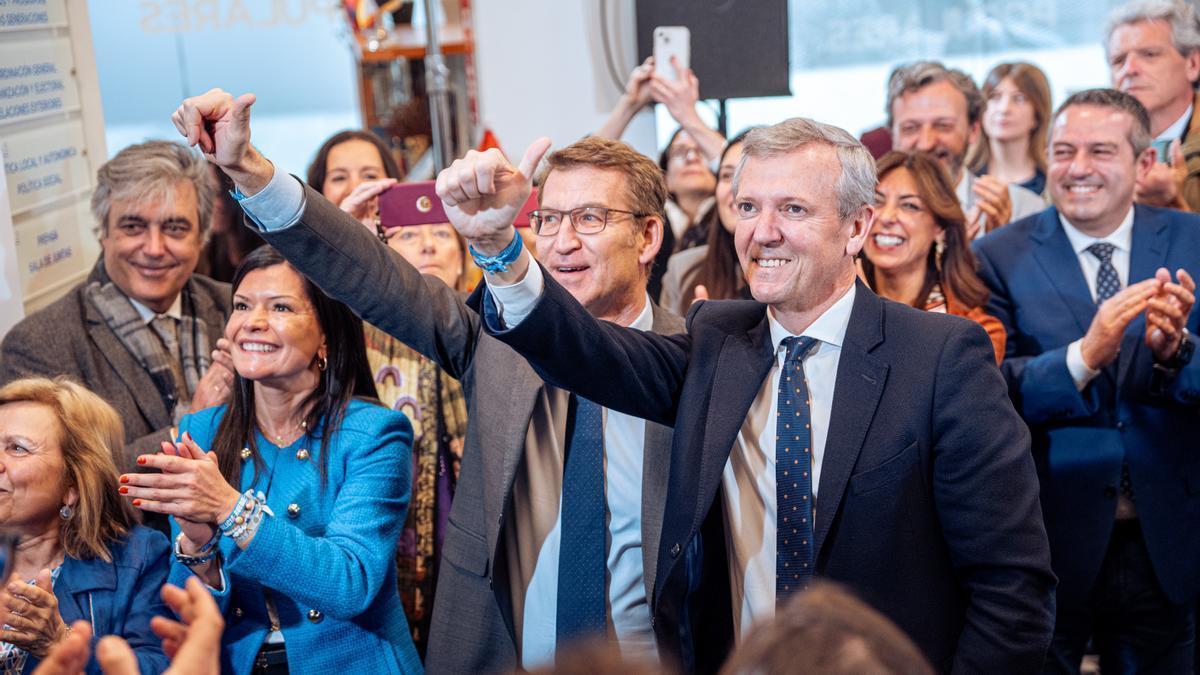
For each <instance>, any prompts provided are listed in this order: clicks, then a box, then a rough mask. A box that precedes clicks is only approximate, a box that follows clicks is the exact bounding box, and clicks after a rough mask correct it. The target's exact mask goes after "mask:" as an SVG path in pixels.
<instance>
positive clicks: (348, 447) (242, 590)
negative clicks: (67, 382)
mask: <svg viewBox="0 0 1200 675" xmlns="http://www.w3.org/2000/svg"><path fill="white" fill-rule="evenodd" d="M225 409H226V408H225V406H218V407H215V408H209V409H208V410H203V411H200V412H198V413H195V414H192V415H188V416H186V417H184V418H183V420H182V422H181V423H180V433H182V432H184V431H188V432H190V433H191V435H192V437H193V438H194V439H195V440H196V442H197V443H198V444H199V445H200V447H202V448H205V449H208V448H210V447H211V446H212V440H213V437H214V436H215V435H216V430H217V425H218V424H219V423H220V421H221V418H222V416H223V415H224V414H225ZM321 432H322V430H320V429H318V430H316V431H315V432H314V433H313V434H312V435H310V436H305V437H303V438H301V439H300V440H298V441H296V442H295V443H293V444H292V445H291V446H289V447H287V448H276V447H275V446H274V445H272V444H271V443H269V442H267V441H266V440H265V439H264V438H262V436H261V435H260V436H259V437H258V438H257V439H256V440H257V447H258V449H259V451H260V455H261V456H262V459H263V461H264V463H265V467H264V468H263V470H262V471H260V472H256V471H255V467H254V462H253V461H250V460H245V461H244V462H243V467H242V480H241V485H239V486H238V489H239V490H242V491H244V490H246V489H248V488H251V487H253V488H254V489H255V490H256V491H258V490H261V491H262V492H264V493H265V494H266V500H267V505H268V506H269V507H270V509H271V510H272V511H273V512H274V516H273V517H266V518H264V520H263V522H262V524H261V525H260V526H259V528H258V532H257V533H256V534H255V536H254V539H253V540H252V541H251V542H250V545H249V546H248V547H247V548H246V549H245V550H242V549H239V548H238V547H237V546H236V545H234V544H233V542H232V540H230V539H229V538H228V537H223V538H222V539H221V543H220V547H221V559H222V563H221V564H222V566H223V574H224V588H223V589H222V590H221V591H219V592H218V591H214V596H215V597H216V598H217V602H218V603H219V604H220V605H221V608H222V610H223V612H224V614H225V620H226V627H225V635H224V637H223V640H222V644H223V647H224V649H223V650H222V656H221V659H222V669H223V670H224V671H225V672H232V673H249V672H250V671H251V667H252V666H253V663H254V657H255V655H256V654H257V653H258V651H259V649H260V648H261V647H262V644H263V640H264V639H265V638H266V635H267V632H268V629H269V626H270V619H269V618H268V615H267V603H266V595H267V594H269V595H270V597H271V599H272V600H273V602H274V604H275V607H276V609H277V611H278V614H279V620H280V626H281V629H282V632H283V636H284V643H285V645H286V646H287V653H288V667H289V670H290V671H291V672H292V673H299V674H303V673H335V672H345V673H420V672H422V667H421V661H420V659H419V658H418V656H417V652H416V649H415V648H414V647H413V643H412V638H411V636H410V634H409V630H408V622H407V621H406V620H405V617H404V609H403V608H402V607H401V604H400V598H399V596H398V595H397V593H396V568H395V564H394V560H395V555H396V544H397V541H398V540H399V536H400V529H401V527H402V526H403V524H404V517H405V513H406V512H407V510H408V499H409V488H410V486H411V482H412V426H411V425H410V424H409V421H408V418H407V417H405V416H404V415H403V414H402V413H398V412H394V411H391V410H388V409H386V408H383V407H380V406H377V405H372V404H370V403H366V402H363V401H354V402H352V403H351V404H350V407H349V408H348V409H347V411H346V415H345V417H344V419H343V422H342V425H341V428H340V429H338V430H336V431H335V432H334V435H333V436H332V437H331V439H330V440H331V442H330V446H329V457H328V461H327V463H326V470H327V472H328V478H327V482H326V483H325V484H324V485H323V486H322V484H321V478H320V475H319V473H318V468H317V467H318V464H317V463H318V461H319V459H320V458H319V457H318V454H319V452H320V436H319V434H320V433H321ZM302 451H307V452H302ZM256 474H257V475H256ZM171 527H172V531H173V532H178V525H177V524H176V523H175V522H174V520H172V523H171ZM190 574H191V570H190V569H189V568H187V567H185V566H184V565H181V564H179V563H178V562H177V561H172V565H171V581H172V583H176V584H181V583H183V582H184V581H185V580H186V579H187V577H188V576H189V575H190Z"/></svg>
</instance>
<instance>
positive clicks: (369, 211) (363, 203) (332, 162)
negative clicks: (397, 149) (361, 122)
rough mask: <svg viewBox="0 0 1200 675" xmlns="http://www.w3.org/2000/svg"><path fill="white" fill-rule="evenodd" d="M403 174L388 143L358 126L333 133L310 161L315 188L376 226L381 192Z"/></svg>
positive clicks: (311, 177)
mask: <svg viewBox="0 0 1200 675" xmlns="http://www.w3.org/2000/svg"><path fill="white" fill-rule="evenodd" d="M400 178H403V174H401V173H400V165H399V164H397V163H396V158H395V157H393V156H392V151H391V148H389V147H388V146H387V143H384V142H383V139H381V138H379V137H378V136H376V135H375V134H373V133H371V132H369V131H364V130H357V129H347V130H346V131H339V132H338V133H336V134H334V135H332V136H330V137H329V138H328V139H326V141H325V142H324V143H322V144H321V147H320V148H319V149H318V150H317V156H316V157H314V158H313V161H312V164H309V165H308V184H309V185H310V186H312V189H314V190H316V191H317V192H320V193H321V194H323V195H325V198H326V199H328V200H329V201H331V202H333V203H334V204H337V205H338V207H339V208H341V209H342V210H343V211H345V212H347V213H349V214H350V215H352V216H354V217H355V218H357V219H359V220H360V221H362V223H363V224H364V225H367V226H368V227H372V228H373V227H375V224H376V223H377V222H378V220H379V193H380V192H383V191H384V190H386V189H388V188H389V187H391V186H393V185H395V184H396V181H397V180H399V179H400Z"/></svg>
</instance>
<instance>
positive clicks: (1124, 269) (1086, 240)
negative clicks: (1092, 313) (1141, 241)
mask: <svg viewBox="0 0 1200 675" xmlns="http://www.w3.org/2000/svg"><path fill="white" fill-rule="evenodd" d="M1058 221H1059V222H1060V223H1062V228H1063V232H1065V233H1066V235H1067V239H1068V240H1069V241H1070V242H1071V248H1072V249H1073V250H1074V251H1075V256H1076V257H1077V258H1078V259H1079V267H1080V268H1081V269H1082V270H1083V278H1084V279H1086V280H1087V285H1088V291H1090V292H1091V294H1092V300H1093V301H1095V300H1096V276H1097V275H1098V274H1099V273H1100V259H1099V258H1097V257H1096V256H1094V255H1092V254H1091V252H1089V251H1088V250H1087V248H1088V247H1089V246H1091V245H1092V244H1095V243H1097V242H1102V241H1103V242H1108V243H1110V244H1112V245H1113V254H1112V265H1113V267H1114V268H1115V269H1116V270H1117V278H1118V279H1120V280H1121V288H1126V287H1128V286H1129V256H1130V253H1131V252H1132V250H1133V207H1132V206H1130V207H1129V212H1128V213H1126V214H1125V218H1124V220H1122V221H1121V224H1120V225H1118V226H1117V229H1115V230H1113V232H1112V233H1111V234H1109V235H1108V236H1107V237H1099V238H1097V237H1093V236H1091V235H1090V234H1085V233H1083V232H1081V231H1079V229H1077V228H1076V227H1075V226H1074V225H1072V224H1071V223H1070V222H1069V221H1068V220H1067V219H1066V217H1065V216H1063V215H1062V213H1059V214H1058ZM1082 342H1083V338H1079V339H1078V340H1076V341H1074V342H1072V343H1071V344H1070V345H1068V346H1067V370H1068V371H1070V373H1071V379H1073V380H1075V387H1076V388H1077V389H1079V390H1080V391H1083V388H1084V387H1086V386H1087V385H1088V383H1089V382H1091V381H1092V378H1094V377H1096V375H1098V374H1100V371H1099V370H1092V369H1091V368H1088V367H1087V365H1085V364H1084V362H1083V353H1082V351H1081V349H1080V344H1081V343H1082Z"/></svg>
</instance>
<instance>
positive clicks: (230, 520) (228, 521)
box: [218, 490, 254, 532]
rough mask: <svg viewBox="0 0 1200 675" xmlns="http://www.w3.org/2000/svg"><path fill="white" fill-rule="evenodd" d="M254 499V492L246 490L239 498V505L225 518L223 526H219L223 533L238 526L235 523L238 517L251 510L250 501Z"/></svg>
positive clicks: (235, 505) (222, 522) (234, 506)
mask: <svg viewBox="0 0 1200 675" xmlns="http://www.w3.org/2000/svg"><path fill="white" fill-rule="evenodd" d="M253 498H254V491H253V490H246V491H245V492H244V493H242V494H241V495H239V496H238V500H237V503H236V504H234V505H233V510H232V511H230V512H229V515H228V516H225V520H222V521H221V524H220V525H219V526H218V527H219V529H220V531H221V532H227V531H228V530H230V529H231V528H232V527H233V526H234V525H235V524H236V522H235V521H236V520H237V518H238V516H240V515H242V512H243V511H245V510H248V509H249V508H250V505H249V501H250V500H251V499H253Z"/></svg>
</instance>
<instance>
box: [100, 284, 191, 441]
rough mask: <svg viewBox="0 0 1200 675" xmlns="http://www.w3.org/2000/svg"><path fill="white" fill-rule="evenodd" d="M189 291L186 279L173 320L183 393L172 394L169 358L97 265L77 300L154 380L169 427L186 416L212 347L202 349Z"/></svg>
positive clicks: (152, 332)
mask: <svg viewBox="0 0 1200 675" xmlns="http://www.w3.org/2000/svg"><path fill="white" fill-rule="evenodd" d="M192 292H193V291H192V282H191V281H190V280H189V281H188V283H187V284H185V285H184V287H183V307H182V312H181V314H182V315H183V316H182V318H181V319H180V321H179V353H180V357H181V361H182V365H183V377H184V384H185V385H186V391H178V392H177V391H176V387H175V376H174V374H173V372H172V368H171V359H172V358H174V357H173V356H172V355H171V354H170V353H168V352H167V350H166V348H165V347H163V343H162V341H161V340H160V339H159V338H158V336H157V335H156V334H155V333H154V330H153V329H152V328H151V327H150V324H148V323H147V322H146V321H145V320H144V319H142V316H141V315H140V314H138V311H137V309H135V308H134V306H133V303H132V302H130V300H129V296H127V295H125V293H124V291H122V290H121V289H119V288H117V285H116V284H114V283H113V282H112V280H111V279H110V278H109V277H108V273H107V272H106V271H105V270H104V261H103V260H101V261H99V262H97V263H96V269H95V270H94V271H93V273H92V276H91V280H90V281H89V282H88V284H87V286H86V287H85V288H84V289H83V297H84V298H85V299H86V300H87V301H88V302H89V303H91V305H92V307H95V308H96V311H97V312H99V313H100V316H102V317H104V322H105V323H106V324H108V327H109V329H110V330H112V332H113V333H114V334H115V335H116V336H117V340H119V341H120V342H121V344H122V345H124V346H125V349H127V350H129V353H130V354H132V355H133V357H134V358H135V359H137V362H138V364H140V365H141V366H142V368H143V369H145V371H146V372H147V373H148V374H149V375H150V379H151V380H153V381H154V386H155V388H157V389H158V393H159V395H161V396H162V399H163V401H166V402H167V408H168V409H170V410H171V412H172V424H179V418H180V417H182V416H183V415H184V413H186V412H187V409H188V405H189V404H190V403H191V394H190V392H194V391H196V384H197V383H198V382H199V381H200V377H201V376H202V375H203V374H204V372H205V371H206V370H208V366H209V364H210V363H211V357H210V354H211V352H212V348H211V347H209V345H208V330H207V328H206V327H205V325H204V324H203V322H201V321H200V320H199V319H197V318H196V303H195V300H194V298H193V297H192Z"/></svg>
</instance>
